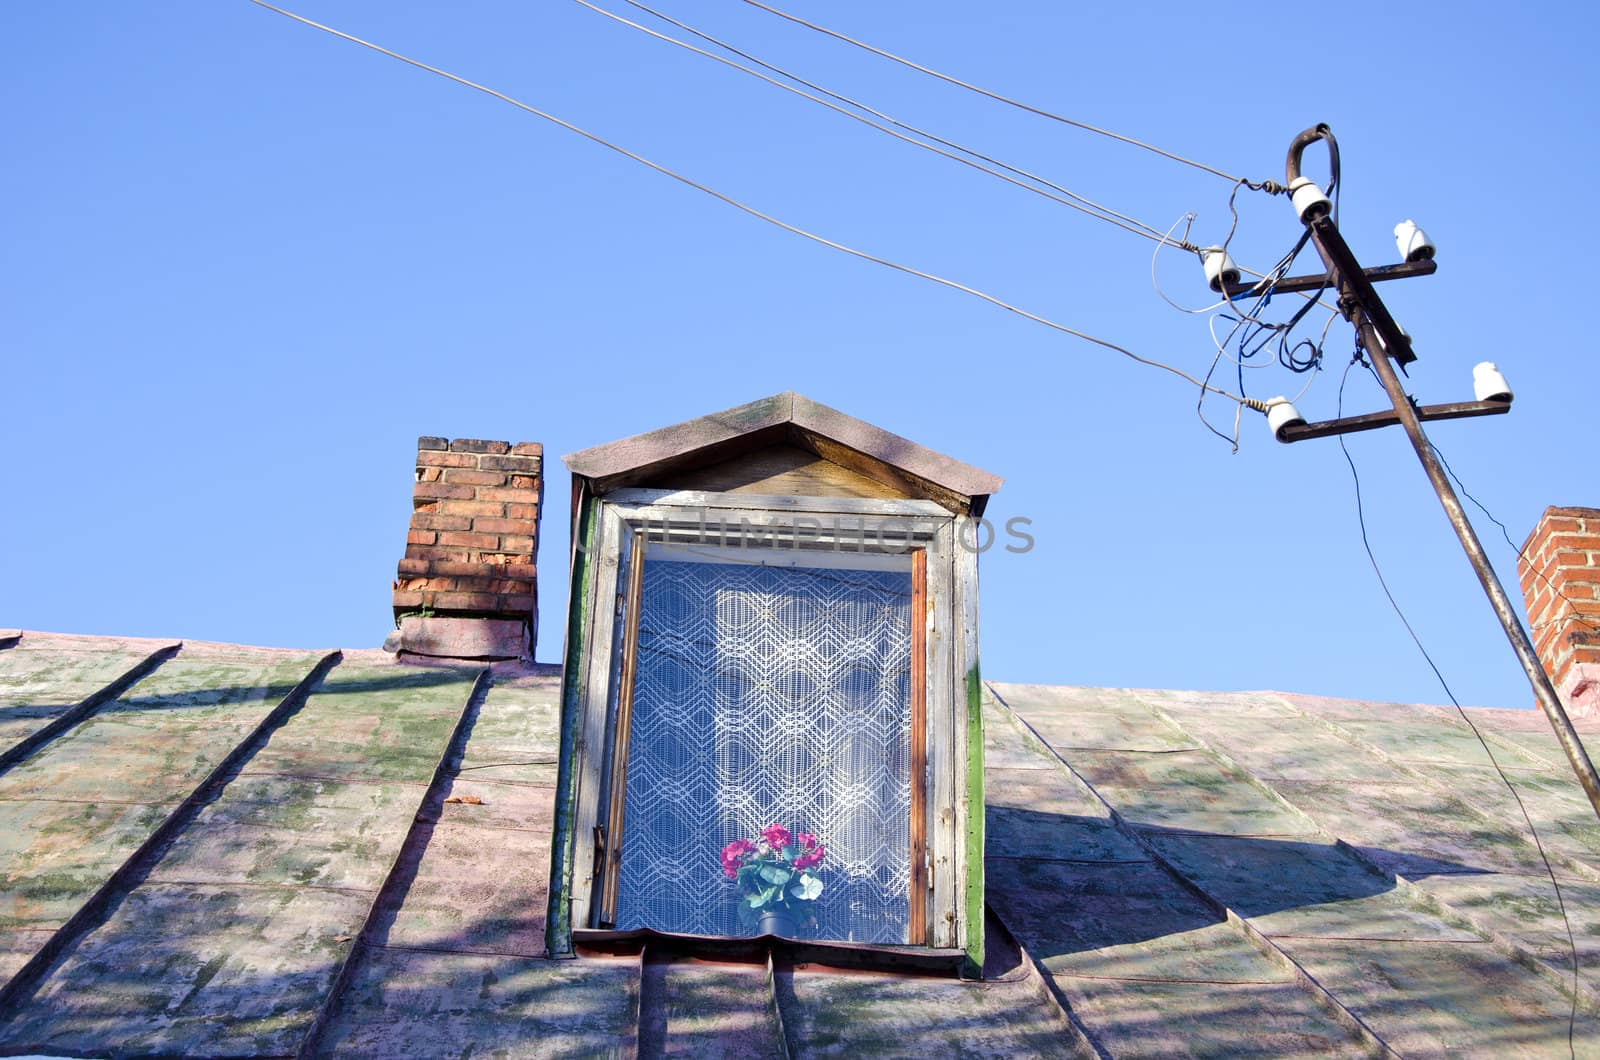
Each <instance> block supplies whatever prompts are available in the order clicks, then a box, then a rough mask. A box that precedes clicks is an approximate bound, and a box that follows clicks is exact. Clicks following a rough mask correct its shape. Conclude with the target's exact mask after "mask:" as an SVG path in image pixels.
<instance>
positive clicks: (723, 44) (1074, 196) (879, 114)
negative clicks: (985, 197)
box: [575, 0, 1195, 250]
mask: <svg viewBox="0 0 1600 1060" xmlns="http://www.w3.org/2000/svg"><path fill="white" fill-rule="evenodd" d="M575 2H576V3H578V4H580V5H582V6H583V7H586V8H588V9H589V10H591V11H594V12H596V13H597V14H601V15H604V16H605V17H606V18H609V19H612V20H613V21H616V22H620V23H621V24H622V25H624V26H630V27H632V28H633V29H636V30H638V31H640V32H641V33H647V34H649V35H650V36H652V37H655V38H656V39H657V40H662V41H666V42H667V43H669V44H675V45H677V46H678V47H680V48H684V49H686V50H688V51H691V52H694V53H695V54H696V55H703V56H705V57H706V58H708V59H713V60H715V61H717V62H719V63H722V64H723V65H725V66H729V67H732V68H733V69H735V70H739V71H741V72H743V73H746V74H749V75H750V76H752V77H756V78H760V79H761V80H762V81H765V82H767V83H768V84H769V85H775V86H776V87H778V88H781V89H783V90H784V91H785V92H792V93H794V94H795V95H798V96H800V97H802V98H804V99H809V100H811V101H812V102H813V103H817V104H820V105H821V106H824V107H827V108H828V109H829V110H832V111H835V112H836V113H839V114H843V115H844V116H845V117H847V118H853V119H854V120H856V121H859V122H862V123H863V124H866V125H870V126H872V127H873V128H874V129H877V130H879V131H880V132H883V133H886V134H888V135H890V136H893V137H895V138H896V139H898V140H904V141H905V142H907V143H910V144H914V145H915V146H917V147H921V148H923V149H924V150H929V151H933V152H934V153H935V154H938V155H942V156H944V157H945V158H950V159H954V160H955V161H957V162H961V163H962V164H964V165H969V166H973V168H975V169H979V170H981V171H983V172H985V173H988V174H990V175H991V176H994V177H998V178H999V179H1001V180H1005V181H1007V182H1008V183H1011V184H1015V185H1017V186H1018V187H1020V188H1024V189H1026V190H1028V191H1032V192H1034V193H1036V194H1041V195H1045V198H1048V199H1051V200H1054V201H1056V202H1062V200H1061V199H1060V198H1058V197H1057V196H1056V195H1048V194H1045V193H1044V192H1042V191H1040V190H1039V188H1036V187H1033V186H1032V185H1030V184H1026V183H1022V182H1020V181H1017V180H1013V179H1011V178H1010V177H1007V176H1005V175H1004V173H996V172H995V171H994V169H991V168H989V167H990V166H994V167H997V168H998V169H1001V170H1004V171H1005V173H1011V174H1014V175H1015V176H1018V177H1023V178H1026V179H1027V180H1031V181H1034V182H1036V183H1037V184H1041V185H1043V186H1044V187H1046V188H1049V189H1051V190H1052V191H1055V192H1059V193H1060V194H1061V195H1064V196H1066V197H1067V198H1068V199H1071V200H1073V201H1072V202H1063V203H1062V205H1064V206H1071V207H1072V208H1073V209H1075V210H1080V211H1082V212H1084V213H1087V214H1089V216H1091V217H1095V218H1097V219H1099V220H1102V221H1107V222H1108V223H1111V224H1115V225H1116V226H1117V227H1118V228H1122V229H1125V230H1127V231H1131V232H1133V233H1134V234H1135V235H1139V236H1143V237H1144V238H1146V239H1160V238H1162V236H1161V233H1160V231H1158V230H1157V229H1156V228H1154V227H1152V226H1150V225H1147V224H1145V223H1144V222H1143V221H1140V220H1138V219H1137V218H1134V217H1130V216H1128V215H1127V214H1125V213H1119V212H1118V211H1116V210H1113V209H1112V208H1111V207H1109V206H1103V205H1101V204H1100V203H1097V202H1095V201H1094V200H1093V199H1090V198H1087V197H1085V196H1083V195H1079V194H1078V193H1077V192H1075V191H1073V190H1071V189H1070V188H1066V187H1063V186H1062V185H1060V184H1057V183H1055V182H1053V181H1051V180H1047V179H1046V178H1044V177H1041V176H1039V175H1038V174H1037V173H1032V172H1029V171H1028V170H1026V169H1021V168H1019V167H1017V166H1013V165H1010V164H1008V163H1006V162H1002V161H1000V160H999V159H997V158H994V157H992V156H990V155H986V154H984V153H983V152H981V151H976V150H973V149H972V148H970V147H965V146H963V145H962V144H959V143H956V142H955V141H953V140H947V139H945V138H943V137H941V136H937V135H935V134H934V133H931V132H929V131H928V130H926V129H922V128H919V127H917V126H915V125H911V124H909V123H907V122H903V121H900V120H899V119H897V118H895V117H893V116H891V115H888V114H885V113H884V112H883V111H881V110H878V109H876V108H874V107H870V106H868V105H867V104H865V103H862V102H861V101H859V100H856V99H851V98H850V97H849V96H845V95H841V94H840V93H838V92H834V91H832V90H831V89H828V88H824V87H823V86H822V85H819V84H817V83H815V82H813V81H808V80H806V79H805V78H803V77H801V76H799V75H798V74H795V73H792V72H790V71H788V70H785V69H783V68H782V67H780V66H774V65H773V64H772V63H769V62H766V61H765V60H763V59H760V58H758V57H756V56H754V55H751V54H750V53H749V52H746V51H742V50H740V49H739V48H736V47H734V46H733V45H731V44H729V43H728V42H727V41H724V40H721V39H720V38H717V37H713V36H712V35H711V34H709V33H706V32H704V31H702V30H699V29H696V28H695V27H693V26H691V25H689V24H688V23H687V22H681V21H679V20H678V19H675V18H673V17H672V16H670V15H667V14H664V13H662V12H660V11H657V10H656V9H655V8H653V7H648V6H646V5H644V4H642V3H639V0H623V2H624V3H626V4H629V5H630V6H632V7H636V8H638V9H639V10H640V11H643V12H645V13H646V14H649V15H652V16H654V17H655V18H658V19H660V20H661V21H662V22H665V23H667V24H669V25H672V26H676V27H678V28H679V29H681V30H683V31H684V32H685V33H689V34H691V35H693V36H695V37H698V38H699V39H700V40H703V41H705V42H707V43H708V44H712V45H715V46H716V47H718V48H721V49H723V50H724V51H727V52H729V53H731V54H733V55H737V56H739V57H740V58H741V59H746V60H748V61H750V62H752V63H754V64H755V65H757V66H759V67H761V68H762V69H763V70H769V71H771V72H772V73H775V74H777V75H778V76H780V77H785V78H788V79H789V80H790V81H793V82H795V83H796V84H800V85H804V86H805V87H806V88H809V89H812V90H813V91H815V92H819V93H821V94H822V95H823V96H826V97H828V99H831V100H835V101H837V102H838V103H843V104H845V105H847V106H850V107H855V108H856V109H857V110H861V111H864V112H866V113H867V114H871V115H873V116H874V117H876V118H880V119H882V120H883V121H885V122H887V123H888V124H890V125H892V126H894V127H895V128H897V129H904V130H905V131H906V132H909V133H913V134H915V135H916V136H921V137H923V138H924V139H927V140H931V141H933V143H936V144H941V145H943V146H944V147H948V148H950V149H951V150H953V151H958V152H960V153H961V154H962V155H966V156H968V157H967V158H959V157H957V156H955V155H952V154H950V153H948V152H946V151H940V150H938V149H937V148H934V147H932V146H930V145H929V144H926V143H923V142H922V141H920V140H916V139H913V138H911V137H907V136H903V135H901V134H899V133H896V132H895V131H894V130H893V129H886V128H884V127H883V126H882V125H879V124H878V123H877V122H875V121H871V120H869V119H867V118H863V117H862V116H861V115H859V114H854V113H851V112H850V111H848V110H843V109H841V108H840V107H838V106H835V105H834V104H832V103H828V102H827V100H823V99H818V98H817V97H816V96H813V95H811V94H810V93H809V92H802V91H800V90H799V89H797V88H795V87H793V86H792V85H787V84H784V83H783V82H782V81H777V80H774V79H773V78H770V77H767V76H766V75H764V74H762V73H759V72H758V71H755V70H752V69H750V68H749V67H747V66H741V65H740V64H739V63H736V62H732V61H730V60H728V59H725V58H723V57H722V56H720V55H717V54H714V53H712V52H708V51H705V50H704V49H701V48H697V47H695V46H694V45H692V44H688V43H685V42H684V41H680V40H676V39H674V38H672V37H669V36H667V35H666V34H664V33H658V32H656V31H655V30H653V29H650V28H648V27H646V26H642V25H640V24H639V23H637V22H634V21H631V20H630V19H626V18H623V17H622V16H621V15H618V14H615V13H613V12H610V11H607V10H605V9H604V8H602V7H598V6H597V5H595V4H592V3H590V2H589V0H575ZM971 159H976V160H978V162H982V163H987V165H978V164H976V163H974V162H973V161H971ZM1080 203H1081V204H1082V205H1078V204H1080ZM1130 226H1132V227H1130ZM1173 245H1174V246H1179V247H1182V248H1183V249H1184V250H1194V249H1195V247H1194V246H1193V245H1192V244H1189V243H1175V244H1173Z"/></svg>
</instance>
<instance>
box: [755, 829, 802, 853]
mask: <svg viewBox="0 0 1600 1060" xmlns="http://www.w3.org/2000/svg"><path fill="white" fill-rule="evenodd" d="M761 838H762V839H765V840H766V841H767V845H768V846H771V847H772V848H773V849H781V848H783V847H786V846H788V845H789V844H790V843H792V842H793V841H794V837H793V836H791V835H790V834H789V830H788V829H787V828H785V827H784V826H783V825H781V824H769V825H767V826H766V827H765V828H763V829H762V830H761Z"/></svg>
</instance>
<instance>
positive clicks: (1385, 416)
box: [1278, 399, 1511, 442]
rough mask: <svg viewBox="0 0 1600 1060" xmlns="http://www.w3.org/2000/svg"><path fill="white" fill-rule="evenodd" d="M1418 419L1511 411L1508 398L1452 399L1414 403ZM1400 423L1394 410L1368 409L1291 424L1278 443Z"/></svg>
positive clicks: (1305, 440) (1453, 418) (1465, 417)
mask: <svg viewBox="0 0 1600 1060" xmlns="http://www.w3.org/2000/svg"><path fill="white" fill-rule="evenodd" d="M1413 407H1414V408H1415V409H1416V411H1417V419H1419V420H1423V421H1424V422H1426V421H1428V420H1465V419H1471V418H1473V417H1476V416H1503V415H1505V414H1506V413H1507V412H1510V411H1511V402H1510V401H1507V400H1494V399H1490V400H1488V401H1455V402H1451V403H1449V404H1445V405H1416V406H1413ZM1399 422H1400V414H1399V413H1398V412H1394V411H1392V410H1391V411H1388V412H1369V413H1366V414H1365V415H1361V416H1346V417H1344V418H1343V419H1339V420H1321V421H1319V422H1317V423H1291V424H1289V425H1288V426H1286V427H1284V428H1283V429H1282V430H1280V431H1279V432H1278V441H1280V442H1307V441H1310V440H1311V439H1313V438H1331V437H1333V436H1334V435H1336V434H1355V433H1356V432H1357V431H1371V430H1376V429H1377V428H1379V427H1393V426H1394V425H1395V424H1397V423H1399Z"/></svg>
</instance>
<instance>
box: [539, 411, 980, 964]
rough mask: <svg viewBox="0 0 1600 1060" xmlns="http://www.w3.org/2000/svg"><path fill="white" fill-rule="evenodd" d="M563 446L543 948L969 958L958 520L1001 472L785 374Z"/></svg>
mask: <svg viewBox="0 0 1600 1060" xmlns="http://www.w3.org/2000/svg"><path fill="white" fill-rule="evenodd" d="M730 423H731V424H736V425H738V426H735V427H732V428H730V427H729V426H728V425H729V424H730ZM708 431H709V432H713V433H718V432H720V433H721V434H722V437H720V438H718V437H713V438H711V439H710V441H709V444H706V443H707V439H706V434H707V432H708ZM693 441H699V442H701V443H702V444H699V445H693V444H687V445H686V443H692V442H693ZM891 443H892V444H891ZM730 450H732V451H731V452H730ZM823 452H827V453H828V455H829V457H831V458H832V459H829V458H827V457H824V456H823V455H822V453H823ZM890 454H892V455H893V456H894V458H895V461H896V462H894V463H890V462H889V460H888V459H887V457H888V456H889V455H890ZM567 460H568V464H569V466H570V467H571V468H572V470H573V472H574V476H575V480H576V482H577V486H576V488H575V491H574V493H575V504H576V511H575V520H574V528H575V540H576V541H577V542H578V545H579V546H580V547H579V549H578V551H576V553H575V557H574V574H575V584H574V593H573V614H572V621H571V622H570V623H569V642H568V666H567V672H566V689H565V701H564V708H565V709H564V724H565V726H566V729H567V731H566V732H565V733H564V737H565V742H564V747H570V753H569V754H568V755H567V760H566V761H564V763H563V765H564V766H566V767H567V768H565V769H564V770H563V776H562V784H563V792H562V798H561V803H560V804H561V805H563V806H566V807H568V808H569V814H568V817H567V820H566V821H564V822H563V824H564V825H565V828H564V829H563V832H562V834H561V835H560V836H559V837H558V843H557V859H556V864H555V866H554V876H555V879H554V880H553V884H554V886H553V887H552V894H553V895H555V896H556V900H555V903H554V904H553V910H552V911H553V913H554V916H553V918H552V924H553V926H552V950H553V951H556V952H560V951H562V950H564V949H568V948H570V938H569V937H565V936H566V933H567V932H571V933H572V934H574V935H576V937H577V939H578V940H579V941H580V942H581V941H584V940H585V939H591V940H592V939H597V938H615V937H617V936H618V935H625V934H628V933H656V934H662V935H672V936H692V937H709V938H713V939H738V938H748V937H753V936H757V935H762V934H775V935H779V936H786V937H789V938H793V939H799V940H805V941H809V942H815V943H824V944H827V943H844V944H853V945H855V946H858V947H859V946H868V947H896V948H898V947H916V948H920V949H925V950H937V951H944V952H948V953H951V954H952V955H954V956H959V957H963V958H965V959H966V961H967V963H968V964H969V966H970V965H972V964H973V963H974V962H976V961H981V946H982V936H981V929H982V920H981V908H982V907H981V895H982V838H981V837H982V831H981V830H982V803H981V789H980V788H978V787H977V785H980V784H981V780H980V779H979V778H980V777H981V774H980V773H979V772H978V770H979V769H981V761H980V755H981V746H980V745H981V738H980V737H979V736H978V729H977V725H978V716H979V715H978V711H977V703H976V691H977V685H976V629H975V610H976V608H975V604H976V556H975V555H974V554H972V553H971V552H969V551H966V550H963V549H960V548H958V547H957V542H958V540H972V539H973V538H972V535H971V533H970V528H967V527H964V526H963V524H965V523H966V522H967V521H969V520H970V519H971V518H972V517H973V515H975V514H976V511H977V510H980V509H981V504H982V501H983V499H984V498H985V497H986V495H987V493H988V492H992V490H993V488H995V487H996V486H997V485H998V480H996V479H994V478H993V477H992V476H988V475H986V474H984V473H983V472H979V471H976V470H975V469H971V468H967V467H965V465H959V464H956V463H955V462H954V461H951V460H949V459H948V458H945V457H940V456H938V455H937V454H933V453H930V452H928V451H926V450H922V449H920V447H917V446H914V445H913V444H912V443H910V442H907V441H905V440H904V439H895V438H893V436H888V435H885V434H883V432H881V431H877V430H876V429H875V428H871V427H869V426H867V425H866V424H862V423H860V422H859V421H855V420H852V419H850V418H849V417H846V416H844V415H842V414H840V413H837V412H834V411H833V410H831V409H826V408H825V407H823V406H819V405H816V404H815V403H813V402H810V401H808V400H807V399H805V398H801V397H798V396H797V395H792V394H785V395H779V396H778V397H777V398H771V399H767V400H766V401H764V402H757V403H754V404H753V405H751V406H745V407H743V408H741V409H735V410H730V412H728V413H723V414H719V415H717V416H713V417H707V418H706V420H702V421H694V422H693V423H690V424H684V425H680V426H679V427H675V428H668V429H666V430H665V431H658V432H654V433H653V434H651V435H644V436H641V437H640V438H637V439H629V440H628V441H626V442H620V443H614V444H613V445H611V446H602V447H599V448H597V449H593V450H588V451H586V452H584V453H579V454H575V455H574V456H571V457H568V458H567ZM930 472H931V473H934V474H936V475H937V476H938V477H932V476H931V475H930ZM974 487H983V489H982V491H981V492H979V491H978V490H977V489H975V488H974ZM963 489H966V490H972V492H967V493H964V492H960V491H961V490H963ZM935 498H937V499H935ZM964 531H965V534H964V536H963V532H964ZM774 826H776V827H774ZM785 838H787V839H788V842H778V841H777V840H781V839H785ZM741 870H742V871H741ZM563 905H564V906H565V908H562V906H563ZM774 907H777V908H776V910H775V908H774ZM775 912H781V913H785V914H790V918H789V919H785V917H783V916H778V915H767V916H766V917H765V918H764V917H763V914H775ZM563 914H565V915H563ZM563 921H564V923H563Z"/></svg>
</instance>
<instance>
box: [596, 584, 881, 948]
mask: <svg viewBox="0 0 1600 1060" xmlns="http://www.w3.org/2000/svg"><path fill="white" fill-rule="evenodd" d="M911 595H912V584H911V574H910V572H909V571H906V570H850V569H824V568H821V567H801V566H763V565H757V564H753V563H748V562H745V563H738V562H728V563H722V562H710V563H708V562H679V561H673V560H670V559H657V558H654V557H652V558H650V559H649V560H648V561H647V562H646V563H645V567H644V575H643V584H642V590H641V601H640V610H639V640H638V648H637V652H638V655H637V659H638V663H637V666H638V669H637V677H636V679H635V685H634V691H633V708H632V709H633V716H632V722H631V725H630V736H629V752H628V766H627V777H626V797H625V800H624V825H623V830H622V844H621V847H622V856H621V860H620V867H619V873H620V875H619V887H618V899H617V917H616V926H617V927H618V928H619V929H629V928H640V927H648V928H654V929H656V930H660V931H671V932H681V933H689V934H700V935H720V936H740V935H753V934H756V933H757V931H758V930H759V929H758V928H757V927H756V925H755V923H754V917H753V915H752V913H751V912H750V910H749V909H748V908H746V909H745V910H744V912H743V913H742V914H741V911H740V894H739V891H738V888H737V886H736V884H735V883H734V882H733V881H732V880H730V879H729V878H728V877H727V876H726V875H725V874H724V871H723V866H722V863H721V862H720V861H719V855H720V854H721V852H722V850H723V848H724V847H725V846H726V845H727V844H729V843H730V842H733V841H734V840H738V839H754V838H755V837H757V836H758V834H759V833H760V832H761V830H762V829H763V828H765V827H767V826H768V825H771V824H780V825H783V826H785V827H786V828H788V829H791V830H793V831H795V832H808V833H812V834H814V835H815V836H816V837H817V839H818V841H819V842H820V843H821V844H822V845H823V846H824V847H825V850H826V854H825V857H824V858H823V861H822V863H821V864H820V865H818V866H817V867H816V869H815V870H813V871H814V872H815V874H816V875H817V877H818V878H819V879H820V880H821V881H822V883H823V889H822V892H821V894H820V896H819V897H818V898H817V899H816V901H815V903H814V904H813V905H812V906H811V907H810V908H811V909H812V910H813V913H814V918H813V921H812V922H810V923H807V924H803V925H802V926H801V928H800V930H799V932H798V934H799V935H800V936H802V937H813V938H822V939H831V940H840V941H854V942H877V943H903V942H905V941H907V924H908V916H909V902H908V891H909V887H910V866H909V856H910V822H909V814H910V785H909V781H908V768H909V767H908V759H909V753H910V752H909V746H910V710H909V694H910V686H911V635H910V617H911V614H910V613H911Z"/></svg>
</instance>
